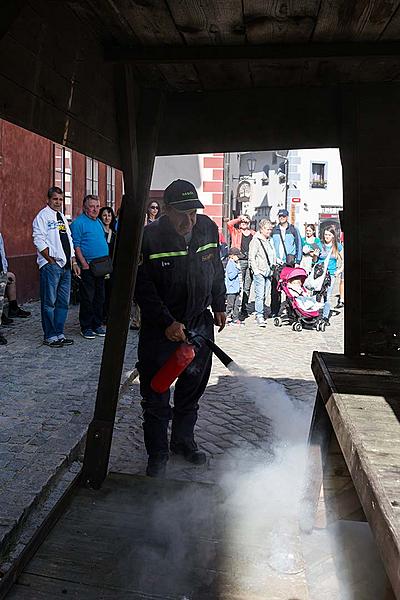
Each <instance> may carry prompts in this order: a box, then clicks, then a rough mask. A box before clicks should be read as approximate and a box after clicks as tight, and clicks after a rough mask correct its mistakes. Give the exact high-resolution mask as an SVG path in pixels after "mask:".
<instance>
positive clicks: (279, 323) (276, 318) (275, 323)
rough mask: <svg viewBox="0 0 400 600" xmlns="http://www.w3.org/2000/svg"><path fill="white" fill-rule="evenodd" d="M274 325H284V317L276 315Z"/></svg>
mask: <svg viewBox="0 0 400 600" xmlns="http://www.w3.org/2000/svg"><path fill="white" fill-rule="evenodd" d="M274 325H275V327H282V319H281V318H280V317H275V318H274Z"/></svg>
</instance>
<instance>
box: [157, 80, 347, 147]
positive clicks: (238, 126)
mask: <svg viewBox="0 0 400 600" xmlns="http://www.w3.org/2000/svg"><path fill="white" fill-rule="evenodd" d="M339 109H340V96H339V91H338V89H337V88H318V87H317V88H313V89H312V92H311V91H310V88H307V87H293V88H291V90H290V92H288V90H287V89H285V88H271V89H253V90H251V93H249V90H246V89H243V90H233V91H230V92H229V93H227V92H226V91H225V90H224V91H220V92H207V93H206V92H204V93H190V94H185V93H180V94H167V95H166V100H165V110H164V119H163V127H162V129H161V130H160V135H159V140H158V146H157V155H159V156H160V155H174V154H195V153H198V154H201V153H204V152H238V151H246V150H248V149H249V148H251V149H252V150H254V151H255V150H268V149H270V150H273V149H274V148H318V147H321V148H327V147H328V148H334V147H338V146H339V127H338V125H339V114H340V112H339ZM268 115H273V118H269V117H268Z"/></svg>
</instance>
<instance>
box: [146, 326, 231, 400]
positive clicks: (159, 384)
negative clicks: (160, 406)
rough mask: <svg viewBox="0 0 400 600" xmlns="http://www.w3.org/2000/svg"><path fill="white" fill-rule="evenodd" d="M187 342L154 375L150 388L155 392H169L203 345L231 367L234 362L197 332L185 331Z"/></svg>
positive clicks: (226, 365) (213, 343)
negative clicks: (197, 349)
mask: <svg viewBox="0 0 400 600" xmlns="http://www.w3.org/2000/svg"><path fill="white" fill-rule="evenodd" d="M185 335H186V338H187V340H188V341H187V342H183V343H182V344H180V345H179V346H178V348H177V349H176V350H175V352H174V353H173V354H171V356H170V357H169V359H168V360H167V362H166V363H165V364H164V365H163V366H162V367H161V369H160V370H159V371H157V373H156V374H155V375H154V377H153V379H152V380H151V382H150V387H151V389H152V390H153V391H154V392H157V393H158V394H163V393H164V392H166V391H167V390H168V388H169V387H170V386H171V384H172V383H173V382H174V381H175V379H177V378H178V377H179V375H180V374H181V373H183V371H184V370H185V369H186V367H187V366H188V365H190V363H191V362H192V360H193V359H194V357H195V356H196V352H195V349H196V348H200V346H201V345H202V344H206V345H207V346H208V347H209V348H210V350H211V351H212V352H213V353H214V354H215V356H217V358H219V360H220V361H221V362H222V363H223V364H224V365H225V367H229V365H230V364H231V363H233V360H232V358H231V357H230V356H228V354H226V352H224V351H223V350H222V349H221V348H220V347H219V346H217V344H215V342H213V341H212V340H210V339H208V338H206V337H204V335H202V334H201V333H197V332H196V331H188V330H187V329H185Z"/></svg>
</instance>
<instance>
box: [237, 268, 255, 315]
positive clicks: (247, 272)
mask: <svg viewBox="0 0 400 600" xmlns="http://www.w3.org/2000/svg"><path fill="white" fill-rule="evenodd" d="M239 265H240V270H241V272H242V286H243V294H242V307H241V312H242V313H243V314H246V313H247V305H248V303H249V296H250V288H251V283H252V281H253V273H252V271H251V269H250V267H249V261H248V260H247V259H245V260H243V259H242V260H240V261H239Z"/></svg>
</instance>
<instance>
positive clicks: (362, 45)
mask: <svg viewBox="0 0 400 600" xmlns="http://www.w3.org/2000/svg"><path fill="white" fill-rule="evenodd" d="M397 56H399V57H400V42H340V43H306V44H264V45H235V46H221V45H219V46H217V45H215V46H134V47H130V48H125V47H118V46H108V47H107V48H106V50H105V58H106V60H108V61H112V62H122V63H131V64H135V65H146V64H153V63H156V64H171V63H174V64H179V63H193V64H200V63H204V62H222V63H225V62H242V61H258V60H263V61H274V62H276V61H284V60H302V59H317V60H318V59H338V58H366V57H397Z"/></svg>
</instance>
